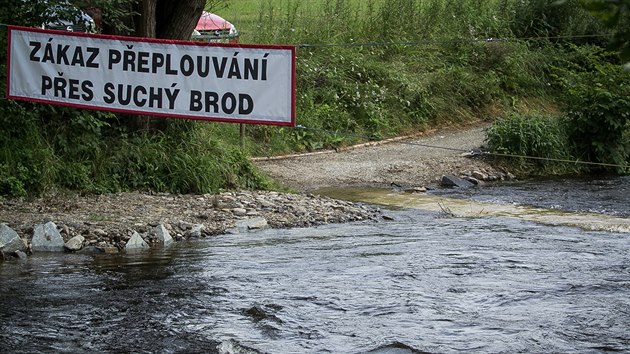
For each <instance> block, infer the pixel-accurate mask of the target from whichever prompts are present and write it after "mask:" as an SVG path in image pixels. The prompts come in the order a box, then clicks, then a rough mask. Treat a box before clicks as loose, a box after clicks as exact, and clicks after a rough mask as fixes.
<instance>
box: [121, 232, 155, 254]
mask: <svg viewBox="0 0 630 354" xmlns="http://www.w3.org/2000/svg"><path fill="white" fill-rule="evenodd" d="M148 249H149V244H148V243H146V241H144V240H143V239H142V236H140V234H139V233H137V232H134V233H133V235H131V238H130V239H129V241H127V244H126V245H125V251H127V252H133V251H143V250H148Z"/></svg>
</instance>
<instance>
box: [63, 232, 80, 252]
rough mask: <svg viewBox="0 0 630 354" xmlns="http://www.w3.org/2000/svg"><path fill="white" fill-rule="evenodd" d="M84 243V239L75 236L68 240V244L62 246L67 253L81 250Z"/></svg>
mask: <svg viewBox="0 0 630 354" xmlns="http://www.w3.org/2000/svg"><path fill="white" fill-rule="evenodd" d="M84 241H85V237H83V236H81V235H77V236H74V237H73V238H71V239H69V240H68V242H66V243H65V244H64V247H65V248H66V249H67V250H69V251H78V250H80V249H81V248H83V242H84Z"/></svg>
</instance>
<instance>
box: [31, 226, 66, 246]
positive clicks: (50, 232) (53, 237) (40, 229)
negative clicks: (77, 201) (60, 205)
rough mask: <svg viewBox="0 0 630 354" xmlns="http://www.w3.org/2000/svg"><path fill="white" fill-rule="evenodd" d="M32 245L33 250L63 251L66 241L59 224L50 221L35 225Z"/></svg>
mask: <svg viewBox="0 0 630 354" xmlns="http://www.w3.org/2000/svg"><path fill="white" fill-rule="evenodd" d="M31 247H32V248H33V252H63V250H64V242H63V238H62V237H61V234H60V233H59V230H57V225H55V223H54V222H52V221H50V222H47V223H46V224H40V225H37V226H35V231H34V232H33V239H32V240H31Z"/></svg>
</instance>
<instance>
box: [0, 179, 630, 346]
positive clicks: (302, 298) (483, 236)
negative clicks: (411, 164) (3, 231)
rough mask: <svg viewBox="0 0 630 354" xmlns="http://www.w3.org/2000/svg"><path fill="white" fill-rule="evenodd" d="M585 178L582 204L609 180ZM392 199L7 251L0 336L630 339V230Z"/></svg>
mask: <svg viewBox="0 0 630 354" xmlns="http://www.w3.org/2000/svg"><path fill="white" fill-rule="evenodd" d="M611 183H612V182H611ZM614 183H619V185H616V187H615V189H616V190H619V188H626V187H627V186H629V184H628V179H618V180H615V182H614ZM606 185H607V186H609V184H606ZM584 186H585V185H579V187H578V188H581V190H582V192H583V193H581V196H582V197H581V198H582V199H580V202H581V203H585V204H584V205H586V204H588V203H587V201H588V200H595V201H597V200H598V199H597V198H595V197H594V196H595V195H597V194H598V193H599V194H601V193H603V192H602V191H601V189H602V188H603V187H602V184H596V185H591V188H590V189H586V187H584ZM501 188H504V190H503V192H502V193H500V195H502V196H506V195H508V194H511V195H512V196H513V200H512V201H510V203H513V202H514V200H524V195H523V196H521V197H519V195H520V193H522V194H526V195H527V197H528V198H530V197H531V198H533V199H534V200H535V199H536V198H534V196H533V194H536V193H543V194H539V196H542V197H544V198H546V199H545V201H546V202H548V203H551V204H553V205H555V206H556V209H554V212H556V211H557V209H559V208H561V207H562V201H558V200H556V201H552V200H549V198H554V196H553V194H550V193H549V189H550V188H552V187H544V186H543V187H541V190H540V191H537V190H536V189H535V188H533V186H530V188H529V189H523V190H522V191H519V188H520V187H519V186H518V185H517V186H511V187H510V186H503V187H501ZM578 188H576V189H578ZM451 193H452V192H451ZM476 193H477V194H476V196H474V197H472V196H468V197H467V198H468V199H470V198H473V199H477V200H480V199H484V198H485V199H492V200H494V201H496V198H495V197H493V196H491V195H486V196H485V197H484V188H481V189H479V190H477V192H476ZM626 194H627V193H626ZM400 198H402V197H400ZM405 198H408V199H406V200H411V199H413V198H417V196H414V195H409V196H407V197H405ZM425 198H435V197H434V196H429V197H425ZM605 199H608V198H602V200H605ZM504 202H507V201H506V200H504ZM574 202H576V201H575V200H574ZM449 203H450V205H456V203H455V202H449V200H447V203H446V204H444V205H445V207H448V205H449ZM420 204H422V203H420ZM471 205H479V204H474V203H473V204H471ZM576 205H577V204H576ZM628 207H629V206H628V204H626V205H625V206H620V208H621V209H623V208H628ZM523 208H524V209H526V210H533V209H531V208H526V207H523ZM588 209H592V211H593V210H597V209H599V210H601V209H602V208H600V206H598V205H592V208H588ZM604 209H606V210H608V209H610V208H604ZM540 211H541V213H542V214H545V213H548V209H540ZM625 212H627V210H626V211H623V210H619V211H618V212H614V213H609V214H613V215H617V216H619V215H621V216H624V215H628V214H624V213H625ZM384 213H385V215H386V216H387V219H392V220H389V221H383V222H379V223H374V222H369V223H353V224H342V225H327V226H322V227H317V228H308V229H291V230H265V231H262V232H257V233H249V234H238V235H223V236H217V237H213V238H210V239H207V240H203V241H195V242H180V243H177V244H176V245H174V246H173V247H171V248H168V249H165V250H155V251H152V252H149V253H146V254H128V255H120V256H89V255H77V254H65V255H54V256H42V255H33V256H31V257H29V258H28V259H27V260H26V261H23V262H4V263H2V264H0V298H1V299H2V301H1V302H0V348H2V350H1V351H2V352H15V353H22V352H26V353H32V352H73V353H74V352H151V353H154V352H216V353H321V352H331V353H423V352H430V353H444V352H447V353H448V352H462V351H468V352H531V353H541V352H609V351H619V352H628V351H630V331H628V328H630V296H629V294H630V239H629V238H630V233H628V232H611V231H592V230H590V231H589V230H588V228H582V227H575V226H565V225H562V224H561V223H558V224H556V225H551V226H550V225H546V224H542V223H539V222H533V221H529V220H523V219H521V218H519V217H515V215H510V216H505V215H500V214H493V213H491V212H490V211H488V212H487V213H486V214H484V215H477V216H474V217H473V216H466V217H459V216H457V211H455V210H453V212H452V213H449V212H446V211H445V210H441V209H440V208H438V209H436V210H427V209H424V208H419V209H417V208H403V209H395V210H387V211H385V212H384ZM594 215H595V216H593V218H594V219H596V218H597V217H596V214H594ZM516 216H517V215H516ZM557 217H558V218H562V217H563V216H562V215H560V214H558V215H557ZM607 217H608V216H606V218H607ZM619 220H625V219H624V218H623V217H622V218H619ZM558 225H559V226H558Z"/></svg>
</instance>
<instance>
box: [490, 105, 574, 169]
mask: <svg viewBox="0 0 630 354" xmlns="http://www.w3.org/2000/svg"><path fill="white" fill-rule="evenodd" d="M568 126H569V121H568V120H567V119H566V118H565V117H563V116H556V115H544V114H527V115H523V114H510V115H508V116H506V117H504V118H501V119H499V120H497V121H495V122H494V123H493V124H492V125H491V126H490V127H489V128H488V129H487V130H486V144H487V147H488V149H489V151H490V152H492V153H495V154H499V155H504V156H501V159H502V160H503V161H505V162H506V163H507V164H509V165H510V166H511V167H513V168H515V169H517V170H518V171H519V172H521V173H525V174H530V175H531V174H542V175H545V174H569V173H577V172H580V171H583V169H584V166H583V165H580V164H577V163H572V162H567V161H573V160H575V157H574V145H573V143H572V142H571V139H570V137H569V135H568V132H569V130H568ZM559 160H562V161H559Z"/></svg>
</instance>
